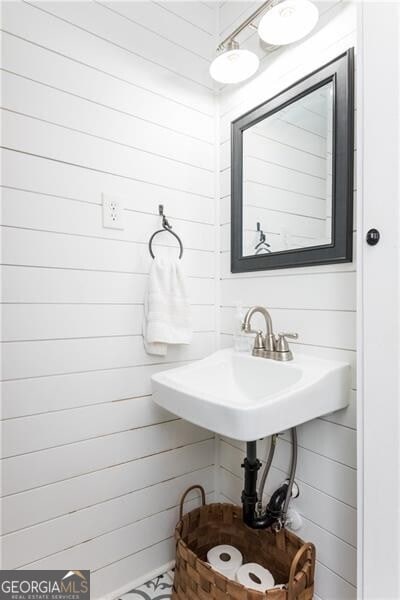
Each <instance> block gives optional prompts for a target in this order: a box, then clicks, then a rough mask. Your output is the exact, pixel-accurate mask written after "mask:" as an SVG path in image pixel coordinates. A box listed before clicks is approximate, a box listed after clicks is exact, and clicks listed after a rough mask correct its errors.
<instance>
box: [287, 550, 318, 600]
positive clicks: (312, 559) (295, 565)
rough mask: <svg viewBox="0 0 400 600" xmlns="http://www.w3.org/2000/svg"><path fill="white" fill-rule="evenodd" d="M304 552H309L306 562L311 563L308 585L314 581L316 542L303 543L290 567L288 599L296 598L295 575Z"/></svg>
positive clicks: (293, 599)
mask: <svg viewBox="0 0 400 600" xmlns="http://www.w3.org/2000/svg"><path fill="white" fill-rule="evenodd" d="M304 554H307V559H306V562H309V563H310V568H311V572H310V577H309V578H308V577H307V586H310V585H312V584H313V583H314V568H315V546H314V544H310V543H308V544H303V545H302V547H301V548H300V549H299V550H298V551H297V553H296V555H295V557H294V559H293V560H292V564H291V567H290V574H289V585H288V600H296V593H295V589H294V585H295V580H294V578H295V575H296V573H297V569H298V566H299V562H300V559H301V558H302V557H303V555H304Z"/></svg>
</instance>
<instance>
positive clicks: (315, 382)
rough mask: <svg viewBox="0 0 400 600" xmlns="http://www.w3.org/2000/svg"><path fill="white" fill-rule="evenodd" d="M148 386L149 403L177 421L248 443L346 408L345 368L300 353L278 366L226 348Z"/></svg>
mask: <svg viewBox="0 0 400 600" xmlns="http://www.w3.org/2000/svg"><path fill="white" fill-rule="evenodd" d="M152 385H153V399H154V401H155V402H156V403H157V404H158V405H159V406H161V407H163V408H165V409H166V410H168V411H169V412H171V413H173V414H175V415H177V416H178V417H181V418H182V419H185V420H186V421H190V422H191V423H194V424H195V425H199V426H201V427H204V428H205V429H210V430H211V431H214V432H216V433H219V434H221V435H225V436H227V437H230V438H234V439H237V440H242V441H253V440H256V439H259V438H262V437H265V436H268V435H271V434H273V433H279V432H280V431H285V430H286V429H290V428H291V427H294V426H296V425H300V424H301V423H304V422H306V421H310V420H311V419H315V418H317V417H320V416H322V415H326V414H328V413H331V412H333V411H335V410H339V409H341V408H344V407H346V406H347V405H348V403H349V394H350V366H349V365H348V364H347V363H344V362H338V361H333V360H325V359H320V358H314V357H311V356H306V355H301V354H296V356H295V358H294V360H292V361H290V362H277V361H274V360H270V359H264V358H258V357H253V356H251V355H249V354H244V353H239V352H235V351H234V350H233V349H227V350H220V351H218V352H215V353H214V354H211V355H210V356H208V357H207V358H204V359H203V360H199V361H197V362H195V363H193V364H190V365H186V366H184V367H178V368H176V369H171V370H168V371H163V372H161V373H156V374H155V375H153V376H152Z"/></svg>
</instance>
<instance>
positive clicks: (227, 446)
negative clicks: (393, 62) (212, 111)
mask: <svg viewBox="0 0 400 600" xmlns="http://www.w3.org/2000/svg"><path fill="white" fill-rule="evenodd" d="M257 5H258V3H256V2H253V3H247V2H225V3H223V5H222V7H221V15H220V16H221V22H220V26H221V38H222V37H223V36H224V34H225V35H226V34H227V33H228V32H229V30H230V29H232V28H233V27H234V26H235V25H236V24H238V22H240V21H241V20H243V18H244V17H245V16H247V14H248V13H250V12H251V11H252V10H254V8H255V7H256V6H257ZM319 6H320V10H321V18H320V22H319V25H318V27H317V29H316V30H315V32H314V33H313V34H312V35H311V36H309V37H308V38H306V39H305V40H303V41H302V42H300V43H298V44H294V45H292V46H289V47H287V48H283V49H280V50H275V51H274V52H270V53H269V54H267V55H266V54H265V51H264V50H262V49H260V46H259V41H258V37H257V34H256V33H255V32H254V33H252V32H247V33H246V36H245V37H247V40H246V41H245V45H244V47H248V48H253V49H255V50H256V51H257V52H258V53H259V55H260V57H263V58H262V64H261V70H260V72H259V73H258V74H257V75H256V76H255V77H254V78H252V79H251V80H250V81H249V82H247V83H246V84H243V85H240V86H236V87H234V88H232V87H230V88H229V87H226V88H224V89H222V90H221V94H220V114H221V117H220V151H221V154H220V168H221V178H220V181H221V185H220V196H221V199H220V204H221V214H220V226H221V227H220V228H221V332H222V335H221V344H222V346H229V345H231V344H232V332H233V327H234V313H235V310H234V306H235V304H236V303H237V302H241V303H242V304H243V305H244V306H245V307H247V306H252V305H255V304H261V305H264V306H267V307H268V308H269V309H270V311H271V315H272V319H273V322H274V327H275V330H276V331H279V330H286V331H297V332H298V333H299V335H300V339H299V342H298V343H296V344H294V343H293V350H294V352H306V353H309V354H315V355H319V356H326V357H331V358H334V359H340V360H341V359H343V360H346V361H349V362H350V363H351V364H352V367H353V385H352V387H353V392H352V400H351V405H350V407H349V408H348V409H347V410H345V411H341V412H338V413H335V414H332V415H329V416H327V417H325V418H323V419H317V420H316V421H313V422H311V423H308V424H306V425H303V426H301V427H300V428H299V431H298V434H299V446H300V448H299V463H298V472H297V480H298V482H299V485H300V490H301V496H300V497H299V499H298V500H296V501H295V502H294V505H295V506H297V509H298V510H299V512H300V513H301V514H302V516H303V527H302V528H301V530H300V531H299V535H300V536H302V537H304V538H305V539H308V540H311V541H313V542H315V543H316V545H317V554H318V565H317V579H316V597H317V598H320V599H321V600H350V599H352V600H353V599H354V598H355V597H356V556H357V552H356V545H357V537H356V506H357V499H356V416H355V398H356V392H355V381H356V379H355V372H354V371H355V359H356V356H355V300H356V299H355V288H356V273H355V263H354V262H353V263H351V264H344V265H336V266H335V265H329V266H323V267H312V268H299V269H288V270H280V271H270V272H263V273H262V272H259V273H252V274H250V273H247V274H235V275H234V274H231V273H230V266H229V265H230V256H229V245H230V242H229V235H230V232H229V229H230V210H229V206H230V154H229V152H230V141H229V135H230V132H229V126H230V122H231V121H232V120H233V119H235V118H236V117H238V116H240V115H241V114H243V113H244V112H246V111H247V110H249V109H250V108H251V107H253V106H255V105H257V104H259V103H261V102H262V101H264V100H266V99H267V98H269V97H271V96H273V95H275V94H276V93H278V92H279V91H281V90H282V89H284V88H285V87H287V86H288V85H290V84H291V83H293V82H295V81H296V80H297V79H300V78H301V77H303V76H304V75H307V73H309V72H311V71H313V70H314V69H316V68H318V67H319V66H320V65H322V64H323V63H325V62H327V61H328V60H330V59H332V58H334V57H335V56H337V55H339V54H340V53H341V52H343V51H345V50H346V49H348V48H349V47H352V46H356V7H355V4H353V3H351V2H348V3H347V2H346V3H342V2H321V3H319ZM355 235H356V226H355V228H354V236H355ZM260 324H261V325H262V323H260ZM259 446H260V455H261V456H265V454H266V451H267V447H266V446H267V444H266V443H263V444H259ZM243 451H244V447H243V445H242V444H240V443H237V442H234V441H232V440H227V439H221V440H220V444H219V457H220V492H221V496H222V497H223V498H226V499H227V500H231V501H234V502H238V501H239V498H240V492H241V489H242V476H243V475H242V472H241V468H240V464H241V462H242V458H243ZM289 461H290V438H289V437H288V436H287V435H285V436H283V438H281V439H280V441H279V446H278V451H277V455H276V458H275V461H274V467H273V469H272V471H271V478H270V479H271V481H270V483H269V489H268V490H267V491H268V492H270V491H271V490H273V489H275V488H276V487H277V485H279V484H280V483H281V482H282V481H283V480H284V479H285V477H286V473H287V470H288V467H289Z"/></svg>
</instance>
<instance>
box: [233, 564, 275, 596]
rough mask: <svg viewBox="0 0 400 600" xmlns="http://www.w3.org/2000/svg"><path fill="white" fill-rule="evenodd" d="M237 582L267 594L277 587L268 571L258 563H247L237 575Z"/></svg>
mask: <svg viewBox="0 0 400 600" xmlns="http://www.w3.org/2000/svg"><path fill="white" fill-rule="evenodd" d="M236 581H238V582H239V583H241V584H242V585H244V586H245V587H247V588H250V589H251V590H257V591H259V592H265V590H268V589H269V588H273V587H274V585H275V580H274V578H273V577H272V575H271V573H270V572H269V571H268V569H264V567H262V566H261V565H258V564H257V563H247V564H245V565H243V566H242V567H240V569H238V571H237V573H236Z"/></svg>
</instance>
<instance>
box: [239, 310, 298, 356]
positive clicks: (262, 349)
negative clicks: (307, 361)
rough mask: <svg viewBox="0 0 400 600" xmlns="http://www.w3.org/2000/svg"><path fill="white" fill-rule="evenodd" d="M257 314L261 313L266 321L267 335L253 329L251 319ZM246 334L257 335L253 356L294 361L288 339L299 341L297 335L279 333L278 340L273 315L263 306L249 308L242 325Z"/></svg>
mask: <svg viewBox="0 0 400 600" xmlns="http://www.w3.org/2000/svg"><path fill="white" fill-rule="evenodd" d="M255 313H260V314H261V315H263V317H264V319H265V334H263V332H262V331H261V330H260V331H255V330H254V329H252V328H251V318H252V316H253V315H254V314H255ZM242 330H243V331H244V333H255V334H256V337H255V340H254V346H253V351H252V354H253V356H259V357H261V358H272V359H273V360H281V361H286V360H292V359H293V353H292V351H291V350H290V348H289V344H288V341H287V339H286V338H291V339H293V340H297V338H298V337H299V336H298V334H297V333H278V337H277V338H276V337H275V335H274V331H273V327H272V319H271V315H270V314H269V312H268V311H267V309H266V308H264V307H263V306H253V307H252V308H249V310H248V311H247V313H246V316H245V317H244V320H243V323H242Z"/></svg>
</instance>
